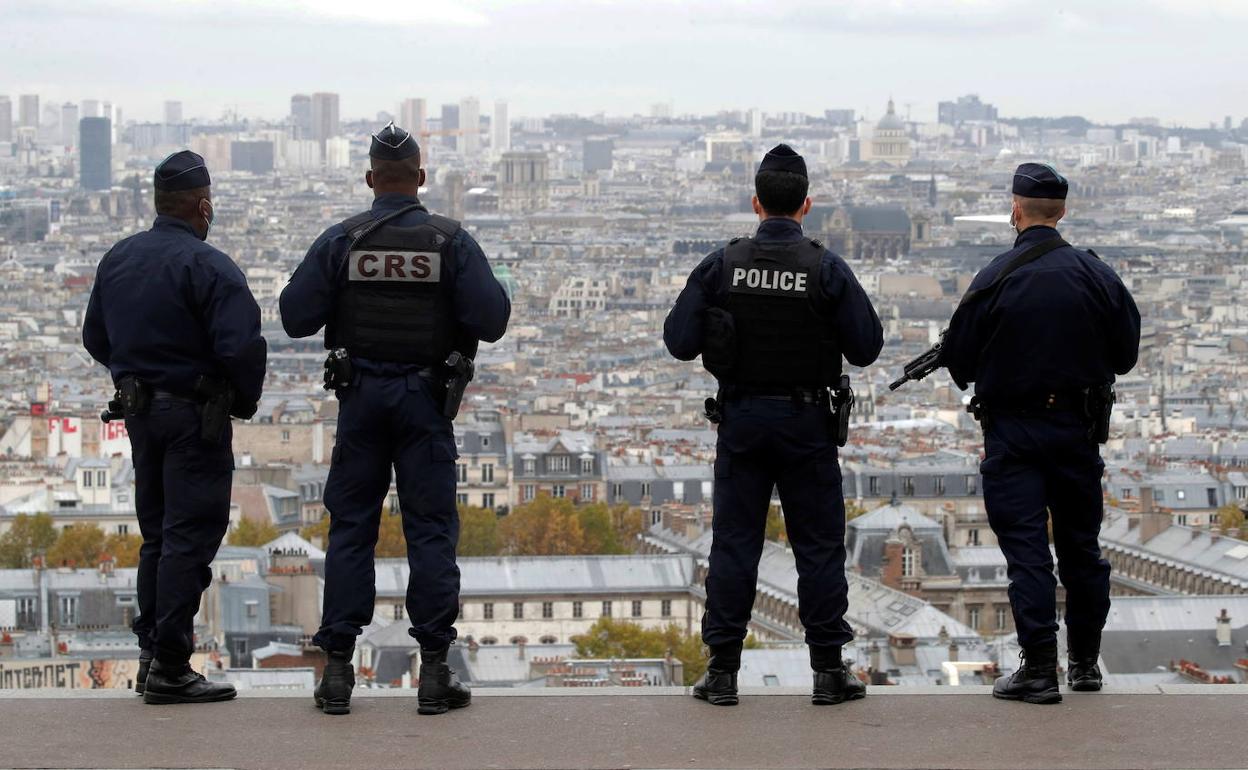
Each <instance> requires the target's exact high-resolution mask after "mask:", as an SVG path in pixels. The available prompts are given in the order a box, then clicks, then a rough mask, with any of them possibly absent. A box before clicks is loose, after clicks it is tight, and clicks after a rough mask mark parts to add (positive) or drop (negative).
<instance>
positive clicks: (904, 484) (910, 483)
mask: <svg viewBox="0 0 1248 770" xmlns="http://www.w3.org/2000/svg"><path fill="white" fill-rule="evenodd" d="M901 493H902V494H903V495H905V496H907V497H914V476H902V477H901Z"/></svg>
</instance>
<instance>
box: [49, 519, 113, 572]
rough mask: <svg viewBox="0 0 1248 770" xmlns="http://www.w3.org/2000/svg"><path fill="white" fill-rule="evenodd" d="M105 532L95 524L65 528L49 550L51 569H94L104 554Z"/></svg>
mask: <svg viewBox="0 0 1248 770" xmlns="http://www.w3.org/2000/svg"><path fill="white" fill-rule="evenodd" d="M104 541H105V536H104V530H102V529H100V528H99V527H97V526H96V525H94V524H79V525H77V526H73V527H65V528H64V529H62V530H61V535H60V537H58V538H57V539H56V542H55V543H53V544H52V547H51V548H49V549H48V566H50V567H94V566H96V565H98V564H99V563H100V556H101V555H102V554H103V553H104Z"/></svg>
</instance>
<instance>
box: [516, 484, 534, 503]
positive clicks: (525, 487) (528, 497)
mask: <svg viewBox="0 0 1248 770" xmlns="http://www.w3.org/2000/svg"><path fill="white" fill-rule="evenodd" d="M535 497H537V487H536V486H535V485H533V484H521V485H520V499H521V500H523V501H524V502H526V503H527V502H530V501H532V500H533V498H535Z"/></svg>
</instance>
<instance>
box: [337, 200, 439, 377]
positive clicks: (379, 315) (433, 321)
mask: <svg viewBox="0 0 1248 770" xmlns="http://www.w3.org/2000/svg"><path fill="white" fill-rule="evenodd" d="M414 209H416V206H411V207H408V210H414ZM396 213H398V212H396ZM396 218H397V217H393V218H391V219H390V221H385V220H386V218H385V217H383V218H382V219H381V220H378V219H377V218H376V217H374V216H373V215H372V214H370V213H365V214H361V215H359V216H357V217H352V218H351V219H348V220H347V221H345V222H343V223H342V225H343V228H344V229H346V231H347V234H348V235H349V236H350V237H351V239H352V240H351V245H350V247H349V248H348V250H347V256H346V260H345V263H344V265H343V271H342V274H341V278H340V289H341V290H340V292H339V297H338V305H337V308H336V312H335V315H334V324H333V330H332V333H329V332H327V333H326V338H325V346H326V347H328V348H346V349H347V352H348V353H349V354H350V355H352V356H359V357H361V358H370V359H373V360H376V361H394V362H398V363H406V364H421V365H426V366H432V365H435V364H439V363H442V362H443V361H445V360H446V357H447V356H448V355H449V354H450V353H451V351H452V350H454V346H455V326H456V324H455V318H454V315H453V308H452V302H451V300H452V296H453V295H452V292H453V290H454V286H455V270H456V263H455V255H454V254H453V253H452V251H451V239H452V238H453V237H454V235H455V233H456V232H457V231H458V230H459V223H458V222H456V221H455V220H453V219H447V218H446V217H442V216H438V215H436V214H434V215H431V216H430V218H429V221H428V222H425V223H424V224H420V225H417V226H415V227H401V226H399V225H397V224H394V223H393V219H396ZM331 338H332V339H331Z"/></svg>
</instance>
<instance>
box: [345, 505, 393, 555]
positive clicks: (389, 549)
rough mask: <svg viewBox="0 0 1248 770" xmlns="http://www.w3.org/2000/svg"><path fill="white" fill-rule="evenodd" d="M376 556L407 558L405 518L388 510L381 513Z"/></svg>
mask: <svg viewBox="0 0 1248 770" xmlns="http://www.w3.org/2000/svg"><path fill="white" fill-rule="evenodd" d="M326 542H328V541H326ZM376 554H377V558H378V559H397V558H399V557H400V556H407V541H406V540H405V539H404V538H403V517H402V516H400V515H399V514H397V513H390V511H388V510H384V511H382V512H381V527H380V528H379V531H378V533H377V551H376Z"/></svg>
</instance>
